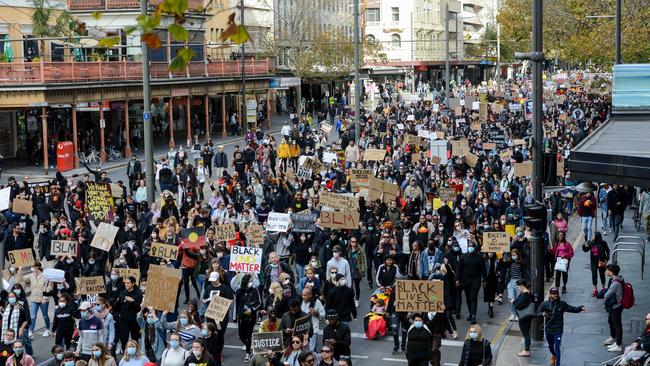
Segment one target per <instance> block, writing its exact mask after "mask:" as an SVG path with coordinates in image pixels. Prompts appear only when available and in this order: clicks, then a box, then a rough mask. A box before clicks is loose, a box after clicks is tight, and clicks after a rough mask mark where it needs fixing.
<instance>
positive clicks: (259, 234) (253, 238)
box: [246, 224, 264, 245]
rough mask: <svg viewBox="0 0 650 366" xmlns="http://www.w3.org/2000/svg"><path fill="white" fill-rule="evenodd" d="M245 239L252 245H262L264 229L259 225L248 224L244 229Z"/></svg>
mask: <svg viewBox="0 0 650 366" xmlns="http://www.w3.org/2000/svg"><path fill="white" fill-rule="evenodd" d="M246 237H247V238H248V240H250V243H251V244H253V245H256V244H257V245H262V244H264V227H263V226H262V225H260V224H250V225H248V227H246Z"/></svg>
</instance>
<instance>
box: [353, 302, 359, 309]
mask: <svg viewBox="0 0 650 366" xmlns="http://www.w3.org/2000/svg"><path fill="white" fill-rule="evenodd" d="M354 306H355V307H357V308H358V307H359V300H354Z"/></svg>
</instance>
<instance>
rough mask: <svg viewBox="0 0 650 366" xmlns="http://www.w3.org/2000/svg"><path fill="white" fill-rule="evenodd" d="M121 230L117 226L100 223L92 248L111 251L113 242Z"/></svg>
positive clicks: (91, 243) (91, 244)
mask: <svg viewBox="0 0 650 366" xmlns="http://www.w3.org/2000/svg"><path fill="white" fill-rule="evenodd" d="M119 230H120V228H119V227H117V226H115V225H111V224H107V223H105V222H100V223H99V226H98V227H97V232H95V236H94V237H93V240H92V241H91V242H90V246H91V247H93V248H97V249H101V250H103V251H105V252H108V251H109V250H111V247H112V246H113V242H115V236H116V235H117V232H118V231H119Z"/></svg>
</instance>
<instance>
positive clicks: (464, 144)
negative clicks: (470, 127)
mask: <svg viewBox="0 0 650 366" xmlns="http://www.w3.org/2000/svg"><path fill="white" fill-rule="evenodd" d="M451 151H452V153H453V154H454V155H456V156H465V155H467V154H469V141H467V139H465V138H463V139H460V140H452V141H451Z"/></svg>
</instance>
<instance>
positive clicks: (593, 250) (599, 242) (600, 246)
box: [582, 231, 609, 297]
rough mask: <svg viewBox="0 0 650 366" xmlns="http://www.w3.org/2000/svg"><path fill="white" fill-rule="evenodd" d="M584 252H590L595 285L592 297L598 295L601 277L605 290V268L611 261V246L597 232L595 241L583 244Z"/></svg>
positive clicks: (592, 280) (592, 276) (592, 278)
mask: <svg viewBox="0 0 650 366" xmlns="http://www.w3.org/2000/svg"><path fill="white" fill-rule="evenodd" d="M582 250H583V251H584V252H585V253H586V252H589V263H590V267H591V283H592V284H593V285H594V292H593V293H592V294H591V296H592V297H596V295H598V286H597V285H598V282H597V279H598V278H597V277H598V276H600V286H601V288H603V289H605V266H606V265H607V262H608V261H609V246H607V242H606V241H604V240H603V234H601V233H600V231H596V233H595V234H594V240H593V241H591V240H590V241H587V242H585V243H584V244H582Z"/></svg>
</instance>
